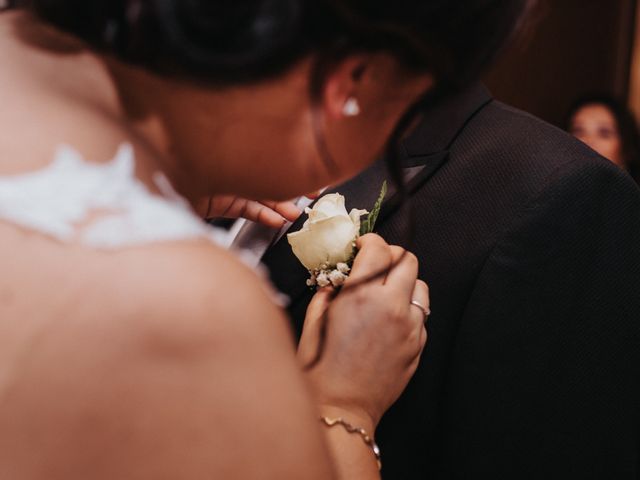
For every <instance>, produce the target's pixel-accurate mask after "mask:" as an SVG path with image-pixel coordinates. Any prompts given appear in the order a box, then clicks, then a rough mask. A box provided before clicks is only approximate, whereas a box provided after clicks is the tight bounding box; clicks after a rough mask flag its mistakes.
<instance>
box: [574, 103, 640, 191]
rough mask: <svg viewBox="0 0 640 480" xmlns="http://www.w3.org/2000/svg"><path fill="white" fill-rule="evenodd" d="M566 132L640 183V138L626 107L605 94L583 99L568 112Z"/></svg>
mask: <svg viewBox="0 0 640 480" xmlns="http://www.w3.org/2000/svg"><path fill="white" fill-rule="evenodd" d="M567 130H568V131H569V132H570V133H571V134H572V135H573V136H575V137H576V138H577V139H578V140H580V141H582V142H584V143H586V144H587V145H589V146H590V147H591V148H592V149H594V150H595V151H596V152H598V153H599V154H600V155H602V156H603V157H605V158H607V159H609V160H611V161H612V162H613V163H615V164H616V165H618V166H620V168H623V169H625V170H627V171H628V172H629V173H630V174H632V176H634V178H635V179H636V181H637V180H638V178H637V174H638V173H639V172H638V166H639V165H638V164H639V162H640V135H639V133H638V127H637V123H636V120H635V118H634V117H633V114H632V113H631V111H630V110H629V109H628V108H627V107H625V106H624V104H622V103H621V102H619V101H618V100H616V99H615V98H613V97H611V96H609V95H605V94H597V95H588V96H585V97H582V98H580V99H578V100H577V101H576V102H575V103H574V104H573V106H572V107H571V109H570V111H569V115H568V122H567Z"/></svg>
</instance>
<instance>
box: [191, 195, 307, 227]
mask: <svg viewBox="0 0 640 480" xmlns="http://www.w3.org/2000/svg"><path fill="white" fill-rule="evenodd" d="M197 211H198V213H199V214H200V215H201V216H202V218H206V219H210V218H220V217H222V218H246V219H247V220H251V221H253V222H257V223H261V224H263V225H266V226H268V227H273V228H280V227H282V226H283V225H284V224H285V222H287V221H289V222H294V221H295V220H296V219H297V218H298V217H299V216H300V213H301V212H300V209H299V208H298V207H297V206H296V204H295V203H293V202H271V201H267V200H264V201H256V200H248V199H246V198H240V197H235V196H233V195H215V196H212V197H209V198H206V199H204V200H203V201H202V202H200V204H199V205H198V208H197Z"/></svg>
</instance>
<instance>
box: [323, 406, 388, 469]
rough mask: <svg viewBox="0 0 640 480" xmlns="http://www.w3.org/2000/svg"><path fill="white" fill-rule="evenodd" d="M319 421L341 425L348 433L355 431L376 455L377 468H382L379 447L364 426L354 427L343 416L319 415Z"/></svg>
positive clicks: (329, 424)
mask: <svg viewBox="0 0 640 480" xmlns="http://www.w3.org/2000/svg"><path fill="white" fill-rule="evenodd" d="M320 421H321V422H322V423H324V424H325V425H326V426H327V427H329V428H331V427H335V426H336V425H341V426H342V427H343V428H344V429H345V430H346V431H347V432H348V433H357V434H358V435H360V437H361V438H362V440H363V441H364V443H365V444H366V445H367V446H368V447H369V448H370V449H371V451H373V454H374V455H375V457H376V463H377V464H378V470H381V469H382V460H381V456H380V448H379V447H378V445H377V444H376V442H375V440H374V439H373V437H372V436H371V435H369V434H368V433H367V431H366V430H365V429H364V428H359V427H354V426H353V425H351V424H350V423H349V422H347V421H346V420H345V419H344V418H329V417H320Z"/></svg>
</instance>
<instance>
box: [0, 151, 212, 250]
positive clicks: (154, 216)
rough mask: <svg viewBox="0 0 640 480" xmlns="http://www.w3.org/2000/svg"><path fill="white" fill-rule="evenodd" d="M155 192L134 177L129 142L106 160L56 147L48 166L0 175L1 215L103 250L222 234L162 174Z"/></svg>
mask: <svg viewBox="0 0 640 480" xmlns="http://www.w3.org/2000/svg"><path fill="white" fill-rule="evenodd" d="M154 182H155V184H156V185H157V186H158V188H159V190H160V191H161V192H162V195H156V194H153V193H152V192H150V191H149V189H148V188H147V187H146V185H144V184H143V183H142V182H141V181H140V180H139V179H138V178H137V177H136V176H135V160H134V151H133V147H132V146H131V145H130V144H123V145H122V146H121V147H120V148H119V149H118V152H117V154H116V156H115V158H114V159H113V160H111V161H109V162H107V163H90V162H87V161H85V160H84V159H83V158H82V156H81V155H80V154H79V153H78V152H77V151H76V150H74V149H73V148H71V147H69V146H61V147H60V148H59V149H58V151H57V153H56V155H55V158H54V161H53V162H52V163H51V164H50V165H48V166H47V167H45V168H43V169H41V170H38V171H34V172H29V173H25V174H19V175H10V176H4V177H2V176H0V220H5V221H8V222H10V223H13V224H16V225H20V226H22V227H24V228H27V229H30V230H34V231H38V232H41V233H44V234H46V235H48V236H50V237H53V238H56V239H58V240H60V241H63V242H79V243H81V244H84V245H87V246H90V247H94V248H104V249H114V248H122V247H127V246H135V245H141V244H146V243H152V242H163V241H174V240H186V239H195V238H208V239H210V240H212V241H214V242H219V241H220V239H221V238H222V234H221V233H219V232H218V231H216V230H215V229H213V228H212V227H210V226H209V225H207V224H206V223H204V222H203V221H202V219H200V218H199V217H198V216H197V215H195V214H194V212H193V210H192V209H191V207H190V206H189V204H188V203H187V201H186V200H185V199H184V198H182V197H181V196H179V195H178V194H177V193H176V192H175V190H174V189H173V188H172V187H171V184H170V183H169V181H168V179H167V178H166V177H165V176H164V175H163V174H161V173H159V172H158V173H156V174H155V175H154Z"/></svg>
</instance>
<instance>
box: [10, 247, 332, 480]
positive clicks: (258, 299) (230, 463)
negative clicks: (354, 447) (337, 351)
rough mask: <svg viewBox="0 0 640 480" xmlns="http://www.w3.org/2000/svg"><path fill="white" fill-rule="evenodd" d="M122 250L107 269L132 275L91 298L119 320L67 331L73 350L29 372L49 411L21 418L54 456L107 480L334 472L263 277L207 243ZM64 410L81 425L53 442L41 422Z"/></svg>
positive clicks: (67, 420) (67, 419) (73, 424)
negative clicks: (100, 299) (35, 418)
mask: <svg viewBox="0 0 640 480" xmlns="http://www.w3.org/2000/svg"><path fill="white" fill-rule="evenodd" d="M109 257H110V258H109V259H108V262H107V261H105V262H104V264H103V265H99V266H98V268H99V270H100V271H101V272H102V274H103V275H104V278H105V279H115V278H119V280H118V281H114V282H112V283H108V284H107V283H105V284H104V285H103V294H104V302H105V303H104V304H98V305H93V306H89V305H87V306H86V307H85V308H87V309H89V310H88V311H94V312H95V311H97V310H100V309H102V310H105V311H108V312H109V317H111V318H110V319H105V320H103V321H101V322H97V323H96V322H85V324H83V325H85V326H82V325H80V326H78V324H77V323H76V324H75V325H73V326H72V328H71V329H68V328H67V329H65V330H66V331H65V332H64V333H63V332H61V334H62V335H63V336H64V337H65V338H73V341H72V342H71V341H68V342H67V345H68V347H69V348H62V349H58V353H57V355H56V358H50V360H49V361H41V362H38V364H39V365H40V366H41V367H39V369H38V372H36V373H34V375H33V376H32V377H31V380H29V381H30V382H31V383H34V384H38V385H39V389H40V391H41V392H42V394H43V395H46V396H47V398H51V399H52V401H51V402H49V403H48V404H47V406H46V408H44V409H42V408H41V409H40V412H39V414H38V415H40V416H42V417H43V419H41V422H37V423H35V424H34V421H33V420H32V419H28V417H27V416H25V415H24V413H26V412H24V411H21V412H16V415H14V417H15V418H23V419H25V421H28V422H29V423H30V428H34V429H36V430H38V434H39V435H40V436H41V437H42V438H43V440H42V442H41V443H42V444H43V448H42V449H41V452H42V455H45V456H48V458H47V461H50V462H54V463H56V462H72V463H73V462H79V463H78V465H77V467H78V469H79V470H78V471H80V470H81V469H83V468H91V469H92V470H95V471H100V472H104V473H103V474H104V475H105V477H104V478H124V477H126V476H128V475H130V474H131V473H132V472H136V473H139V474H140V475H141V477H144V478H156V477H160V476H163V477H166V478H169V477H171V478H202V477H203V476H205V473H206V474H207V475H213V476H214V477H216V478H302V477H305V478H331V471H330V466H329V465H330V463H329V460H328V456H327V453H326V450H325V447H324V444H323V441H322V437H321V436H320V430H319V428H318V422H317V420H316V419H315V413H314V407H313V402H312V400H311V397H310V394H309V393H308V391H307V388H306V385H305V382H304V379H303V376H302V373H301V371H300V369H299V368H298V365H297V363H296V360H295V354H294V346H293V341H292V337H291V335H290V332H289V328H288V325H287V321H286V318H285V316H284V314H283V313H282V312H281V311H280V309H279V308H278V307H277V306H275V305H274V304H273V303H272V301H271V299H270V297H269V294H268V293H267V292H266V290H265V288H264V285H263V280H261V279H260V278H259V277H257V276H256V275H255V273H254V272H252V271H251V270H250V269H249V268H247V267H245V266H244V265H243V264H242V263H241V262H239V261H238V260H236V259H235V258H234V257H233V256H232V255H230V254H229V253H227V252H226V251H224V250H221V249H218V248H216V247H212V246H211V245H207V244H204V243H202V244H200V243H193V244H188V245H186V244H180V245H169V246H157V247H146V248H144V249H137V250H134V249H132V250H131V251H130V252H121V253H118V254H116V255H111V256H109ZM92 268H93V267H92ZM81 316H82V315H81ZM84 318H85V319H86V318H87V315H84ZM61 342H63V341H62V340H61ZM61 358H64V359H65V360H64V361H63V362H61V360H60V359H61ZM43 360H44V357H43ZM16 408H18V409H22V408H24V406H23V405H22V404H20V405H19V406H16ZM18 413H21V414H22V415H17V414H18ZM52 418H53V419H55V420H56V422H58V423H60V424H65V425H66V426H67V428H65V429H64V432H63V433H62V434H59V433H58V434H57V436H55V438H54V437H52V438H51V439H50V440H51V442H50V443H49V442H48V440H49V438H48V436H47V434H46V431H40V425H42V424H46V422H50V421H51V419H52ZM87 419H91V421H90V422H88V421H87ZM16 428H17V429H22V430H24V428H26V427H25V425H22V426H20V427H18V426H17V425H16ZM267 440H268V441H267ZM149 445H153V454H152V455H149ZM27 448H28V446H25V449H27ZM65 452H67V453H65ZM68 452H73V454H72V455H71V454H69V453H68ZM105 452H106V453H105ZM0 457H1V455H0ZM84 459H89V460H88V461H90V462H91V465H83V464H82V462H84ZM96 459H98V460H96ZM101 462H103V463H101ZM309 466H311V467H312V468H313V469H314V471H315V472H316V473H313V474H311V476H305V475H307V469H308V468H309ZM316 475H317V476H316ZM95 478H103V477H100V476H97V477H95Z"/></svg>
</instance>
